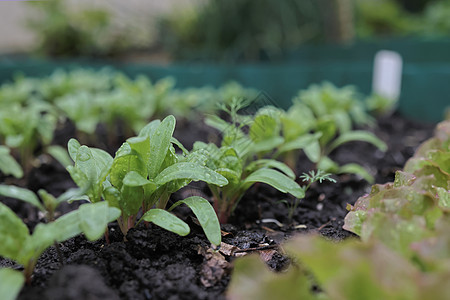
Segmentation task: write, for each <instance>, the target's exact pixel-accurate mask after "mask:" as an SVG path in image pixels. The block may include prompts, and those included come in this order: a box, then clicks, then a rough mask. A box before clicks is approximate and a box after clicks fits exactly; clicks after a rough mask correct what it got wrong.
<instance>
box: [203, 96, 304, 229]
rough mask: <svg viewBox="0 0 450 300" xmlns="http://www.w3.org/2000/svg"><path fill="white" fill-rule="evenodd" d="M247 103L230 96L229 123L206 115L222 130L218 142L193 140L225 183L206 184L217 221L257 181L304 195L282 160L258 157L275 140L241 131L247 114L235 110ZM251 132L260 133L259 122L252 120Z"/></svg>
mask: <svg viewBox="0 0 450 300" xmlns="http://www.w3.org/2000/svg"><path fill="white" fill-rule="evenodd" d="M245 106H246V103H245V102H242V101H239V100H233V102H232V103H231V104H230V106H229V107H224V109H225V110H226V111H227V112H228V113H229V115H230V116H231V122H232V123H231V124H229V123H227V122H225V121H224V120H222V119H220V118H219V117H212V118H209V119H207V122H208V124H209V125H211V126H213V127H215V128H217V129H219V130H221V131H222V134H223V138H222V142H221V146H220V147H217V146H216V145H215V144H212V143H210V144H205V143H202V142H196V143H195V144H194V150H200V149H203V150H206V152H207V153H208V154H209V156H208V160H207V162H206V165H207V166H208V167H210V168H211V169H213V170H215V171H216V172H217V173H219V174H221V175H223V176H224V177H225V178H226V179H227V180H228V184H227V185H224V186H223V187H221V186H218V185H215V184H208V186H209V188H210V190H211V192H212V194H213V196H214V208H215V210H216V213H217V215H218V216H219V221H220V222H221V223H226V222H227V221H228V217H229V216H230V215H231V213H232V212H233V211H234V209H235V208H236V206H237V204H238V203H239V201H240V199H241V198H242V197H243V196H244V194H245V192H246V191H247V190H248V189H249V188H250V187H251V186H252V185H253V184H254V183H257V182H262V183H265V184H268V185H270V186H272V187H274V188H276V189H277V190H279V191H281V192H283V193H289V194H291V195H293V196H294V197H297V198H303V197H304V196H305V192H304V189H303V188H301V187H300V186H299V185H298V184H297V183H296V182H295V181H294V178H295V174H294V173H293V172H292V170H291V169H290V168H289V167H288V166H286V165H285V164H283V163H281V162H279V161H276V160H273V159H264V158H259V159H258V158H257V156H258V154H260V153H261V152H263V151H270V149H273V145H274V144H277V143H278V141H277V140H270V141H269V142H266V141H265V140H264V139H261V140H257V141H256V142H255V141H254V139H252V138H250V137H249V136H248V135H247V134H245V132H244V131H243V129H244V127H245V126H247V125H248V124H251V120H252V119H251V117H250V116H243V115H239V114H238V111H239V110H240V109H242V108H244V107H245ZM250 126H253V129H252V127H250V134H252V132H253V134H254V135H256V132H257V131H258V132H261V133H263V132H264V130H263V129H262V130H260V129H257V127H258V126H259V124H255V123H253V124H251V125H250Z"/></svg>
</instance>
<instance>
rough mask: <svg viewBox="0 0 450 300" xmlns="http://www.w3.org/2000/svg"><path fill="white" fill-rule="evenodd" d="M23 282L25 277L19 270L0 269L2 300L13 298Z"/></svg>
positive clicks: (17, 293) (0, 293)
mask: <svg viewBox="0 0 450 300" xmlns="http://www.w3.org/2000/svg"><path fill="white" fill-rule="evenodd" d="M24 283H25V277H24V276H23V274H22V273H21V272H19V271H16V270H12V269H7V268H1V269H0V295H2V299H3V300H15V299H16V298H17V296H18V295H19V292H20V290H21V289H22V286H23V284H24Z"/></svg>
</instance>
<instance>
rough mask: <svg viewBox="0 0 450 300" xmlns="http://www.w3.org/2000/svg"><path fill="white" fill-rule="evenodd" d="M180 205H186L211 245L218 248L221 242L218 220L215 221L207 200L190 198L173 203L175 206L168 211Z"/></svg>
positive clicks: (214, 213)
mask: <svg viewBox="0 0 450 300" xmlns="http://www.w3.org/2000/svg"><path fill="white" fill-rule="evenodd" d="M182 203H184V204H186V205H187V206H188V207H189V208H190V209H191V210H192V212H193V213H194V215H195V216H196V217H197V219H198V221H199V223H200V225H201V226H202V228H203V231H204V232H205V234H206V237H207V238H208V240H209V241H210V242H211V243H212V244H214V245H216V246H219V245H220V243H221V241H222V238H221V232H220V224H219V220H218V219H217V215H216V212H215V211H214V208H213V207H212V206H211V204H210V203H209V202H208V200H206V199H204V198H202V197H198V196H192V197H189V198H187V199H184V200H180V201H177V202H175V204H174V205H172V207H171V208H170V209H169V211H171V210H173V209H174V208H175V207H177V206H178V205H180V204H182Z"/></svg>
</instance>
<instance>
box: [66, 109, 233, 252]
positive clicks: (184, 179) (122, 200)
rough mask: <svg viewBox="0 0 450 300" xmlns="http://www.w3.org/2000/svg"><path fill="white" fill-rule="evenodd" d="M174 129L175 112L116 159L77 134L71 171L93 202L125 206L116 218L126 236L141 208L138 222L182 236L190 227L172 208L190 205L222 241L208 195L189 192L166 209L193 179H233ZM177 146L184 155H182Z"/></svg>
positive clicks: (125, 146)
mask: <svg viewBox="0 0 450 300" xmlns="http://www.w3.org/2000/svg"><path fill="white" fill-rule="evenodd" d="M174 129H175V118H174V117H173V116H168V117H166V118H165V119H164V120H163V121H160V120H155V121H152V122H150V123H149V124H147V126H145V127H144V128H143V129H142V130H141V131H140V133H139V135H138V136H137V137H133V138H130V139H128V140H127V142H125V143H124V144H123V145H122V146H121V147H120V149H119V150H118V151H117V152H116V155H115V157H114V159H113V158H112V157H111V156H109V154H107V153H106V152H104V151H102V150H99V149H95V148H88V147H86V146H81V145H80V144H79V143H78V142H77V141H76V140H73V139H72V140H71V141H69V153H70V155H71V157H72V159H73V160H74V161H75V165H74V166H72V167H70V168H68V170H69V172H70V174H71V175H72V178H73V179H74V181H75V182H76V183H77V184H78V185H79V186H80V187H82V188H84V189H86V191H87V193H86V194H87V196H88V197H89V199H90V200H91V201H92V202H98V201H101V199H102V198H103V199H104V200H105V201H107V202H108V203H109V204H110V205H111V206H113V207H117V208H119V209H120V210H121V216H120V217H119V218H118V220H117V221H118V224H119V226H120V229H121V230H122V232H123V234H124V235H126V233H127V232H128V230H129V229H130V228H132V227H134V226H135V223H136V221H137V220H136V219H137V215H138V213H139V210H140V208H142V212H143V216H142V217H141V219H140V220H139V222H141V221H146V222H153V223H155V224H156V225H158V226H160V227H163V228H164V229H166V230H169V231H172V232H175V233H177V234H179V235H187V234H188V233H189V230H190V229H189V226H188V225H187V224H186V223H185V222H183V221H182V220H181V219H179V218H177V217H175V216H174V215H172V214H171V213H170V212H169V211H171V210H173V209H174V208H175V207H176V206H178V205H181V204H185V205H187V206H188V207H189V208H190V209H191V210H192V211H193V212H194V214H195V215H196V217H197V219H198V221H199V223H200V225H201V226H202V227H203V230H204V231H205V234H206V236H207V237H208V239H209V240H210V241H211V242H212V243H213V244H215V245H219V244H220V239H221V235H220V226H219V223H218V221H217V217H216V215H215V213H214V210H213V208H212V207H211V205H210V204H209V202H208V201H207V200H206V199H203V198H201V197H189V198H187V199H184V200H180V201H177V202H176V203H175V204H173V205H172V206H171V207H170V208H169V209H168V211H167V210H165V209H166V207H167V204H168V201H169V198H170V196H171V194H172V193H174V192H176V191H178V190H179V189H181V188H182V187H185V186H186V185H188V184H189V183H190V182H191V181H199V180H200V181H204V182H206V183H208V184H214V185H217V186H224V185H226V184H227V183H228V181H227V179H226V178H225V177H223V176H222V175H220V174H218V173H216V172H214V171H213V170H211V169H209V168H207V167H206V166H204V165H205V161H206V155H205V153H204V151H194V152H192V153H189V152H188V151H187V150H186V149H185V148H184V147H183V146H182V145H181V143H180V142H178V141H177V140H176V139H175V138H173V136H172V135H173V132H174ZM174 145H176V146H178V147H179V148H181V149H182V150H183V152H184V154H183V155H181V156H180V155H177V154H176V153H175V148H174Z"/></svg>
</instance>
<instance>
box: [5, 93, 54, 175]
mask: <svg viewBox="0 0 450 300" xmlns="http://www.w3.org/2000/svg"><path fill="white" fill-rule="evenodd" d="M56 123H57V116H56V113H55V110H54V108H53V107H52V106H51V105H49V104H48V103H45V102H42V101H38V100H37V99H31V100H29V101H28V102H27V103H25V104H24V105H22V104H20V103H11V104H10V103H3V101H2V99H0V141H1V142H2V143H4V144H5V145H6V146H8V147H9V148H10V149H11V150H12V151H13V153H14V155H15V156H16V157H20V164H21V166H22V168H23V169H24V172H25V173H28V171H29V170H30V169H31V167H32V164H33V159H34V156H33V155H34V152H35V151H36V150H37V149H38V148H39V147H42V148H44V149H45V147H46V146H48V145H49V144H50V143H51V142H52V140H53V134H54V131H55V128H56Z"/></svg>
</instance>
